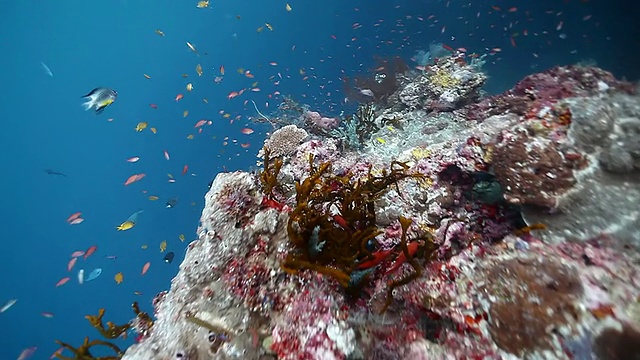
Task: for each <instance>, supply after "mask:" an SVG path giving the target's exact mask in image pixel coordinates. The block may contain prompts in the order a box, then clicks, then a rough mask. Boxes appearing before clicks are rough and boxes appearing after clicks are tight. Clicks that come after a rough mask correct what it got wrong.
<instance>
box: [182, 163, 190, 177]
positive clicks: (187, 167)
mask: <svg viewBox="0 0 640 360" xmlns="http://www.w3.org/2000/svg"><path fill="white" fill-rule="evenodd" d="M187 171H189V165H185V166H184V167H183V168H182V175H184V174H186V173H187Z"/></svg>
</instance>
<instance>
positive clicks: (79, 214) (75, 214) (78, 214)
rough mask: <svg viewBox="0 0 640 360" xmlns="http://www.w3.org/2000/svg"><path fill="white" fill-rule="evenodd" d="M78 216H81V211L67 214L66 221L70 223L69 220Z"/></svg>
mask: <svg viewBox="0 0 640 360" xmlns="http://www.w3.org/2000/svg"><path fill="white" fill-rule="evenodd" d="M80 216H82V213H81V212H76V213H73V214H71V215H69V217H68V218H67V222H68V223H70V222H72V221H73V220H75V219H77V218H79V217H80Z"/></svg>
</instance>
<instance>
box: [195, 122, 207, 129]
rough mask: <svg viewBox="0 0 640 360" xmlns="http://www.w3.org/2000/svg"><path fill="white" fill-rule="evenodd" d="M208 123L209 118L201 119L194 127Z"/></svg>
mask: <svg viewBox="0 0 640 360" xmlns="http://www.w3.org/2000/svg"><path fill="white" fill-rule="evenodd" d="M206 123H207V120H200V121H198V122H197V123H196V125H195V126H194V128H196V129H197V128H199V127H200V126H204V124H206Z"/></svg>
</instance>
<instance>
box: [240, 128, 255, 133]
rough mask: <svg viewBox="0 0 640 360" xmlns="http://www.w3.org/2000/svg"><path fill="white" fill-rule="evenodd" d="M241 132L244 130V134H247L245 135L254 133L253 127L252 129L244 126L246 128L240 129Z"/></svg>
mask: <svg viewBox="0 0 640 360" xmlns="http://www.w3.org/2000/svg"><path fill="white" fill-rule="evenodd" d="M240 132H242V133H243V134H245V135H251V134H253V129H251V128H244V129H242V130H240Z"/></svg>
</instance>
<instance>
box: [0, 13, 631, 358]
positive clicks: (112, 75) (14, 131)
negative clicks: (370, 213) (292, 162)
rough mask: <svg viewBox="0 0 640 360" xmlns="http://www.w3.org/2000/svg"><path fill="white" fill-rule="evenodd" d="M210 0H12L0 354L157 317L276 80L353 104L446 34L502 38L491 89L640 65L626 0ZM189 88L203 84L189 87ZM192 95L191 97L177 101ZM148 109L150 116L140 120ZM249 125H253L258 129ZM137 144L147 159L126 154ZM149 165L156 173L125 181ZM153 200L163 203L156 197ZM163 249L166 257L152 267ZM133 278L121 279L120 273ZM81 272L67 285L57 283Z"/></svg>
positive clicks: (41, 352) (627, 71) (322, 98)
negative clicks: (581, 65) (95, 321)
mask: <svg viewBox="0 0 640 360" xmlns="http://www.w3.org/2000/svg"><path fill="white" fill-rule="evenodd" d="M454 3H455V4H454ZM196 4H197V1H195V0H193V1H166V0H157V1H148V0H140V1H133V0H113V1H77V0H68V1H57V2H52V1H47V2H40V3H33V2H24V1H8V2H5V3H3V4H2V5H0V49H2V62H1V64H2V66H0V84H1V86H2V96H0V119H1V120H0V121H1V125H2V131H0V154H2V159H3V160H2V169H3V173H2V174H3V176H2V187H1V190H2V195H1V197H0V204H1V206H0V211H1V213H0V215H1V218H2V223H3V225H4V226H3V229H2V232H3V250H4V251H3V254H2V261H0V273H1V274H3V276H2V279H1V280H0V281H1V282H0V284H1V286H0V305H1V304H4V303H5V302H6V301H8V300H10V299H17V300H18V301H17V303H16V304H15V305H14V306H13V307H12V308H10V309H8V310H7V311H5V312H4V313H2V314H0V328H1V329H3V331H2V334H3V335H2V336H0V359H14V358H17V357H18V356H19V354H20V353H21V351H22V350H23V349H25V348H28V347H33V346H35V347H37V348H38V349H37V351H36V353H35V354H34V355H33V358H34V359H48V358H49V356H50V355H51V354H52V353H53V352H54V351H55V350H56V349H57V348H58V347H59V346H58V345H57V344H55V342H54V340H56V339H59V340H62V341H65V342H67V343H70V344H72V345H73V346H79V345H80V344H81V343H82V341H83V339H84V337H85V336H89V337H90V338H91V339H94V338H99V334H98V333H97V332H96V331H95V330H94V329H93V328H92V327H91V326H90V325H89V324H88V322H87V321H86V320H85V319H84V316H85V315H86V314H96V313H97V312H98V309H99V308H105V309H106V315H105V320H108V321H112V322H115V323H117V324H122V323H125V322H127V321H128V320H130V319H131V318H132V317H133V313H132V311H131V303H132V302H133V301H138V302H139V303H140V307H141V308H142V310H144V311H148V312H152V311H153V310H152V306H151V300H152V298H153V296H154V295H155V294H156V293H158V292H160V291H162V290H166V289H168V288H169V286H170V280H171V278H172V277H173V276H174V275H175V274H176V272H177V270H178V266H179V264H180V262H181V261H182V258H183V254H184V249H185V247H186V246H187V244H188V243H189V241H190V240H192V239H195V238H196V234H195V230H196V228H197V224H198V219H199V217H200V213H201V210H202V206H203V203H204V201H203V195H204V194H205V192H206V191H207V184H208V183H209V182H210V181H211V179H212V178H213V177H214V176H215V175H216V174H217V173H218V172H220V171H223V170H227V171H233V170H249V169H250V168H251V167H252V166H254V165H255V161H256V153H257V151H258V150H259V149H260V146H261V144H262V141H263V140H264V137H265V134H266V132H267V131H269V130H270V128H269V127H268V126H267V125H264V124H253V123H252V122H251V120H250V118H249V117H251V116H256V113H255V110H254V109H253V106H252V104H251V102H250V100H254V101H256V103H257V104H258V106H259V107H260V109H261V110H262V111H263V112H265V113H267V114H269V113H271V111H272V110H275V109H276V108H277V105H278V104H279V102H280V101H281V100H282V95H278V94H276V93H275V92H276V91H279V92H280V93H281V94H284V95H291V96H293V97H294V98H295V99H296V100H298V101H300V102H302V103H306V104H309V105H310V106H311V108H312V109H314V110H319V111H321V112H323V113H326V114H329V115H337V114H338V113H339V112H340V111H341V110H345V109H346V110H349V109H351V110H352V109H353V104H347V105H346V106H345V105H343V104H342V101H343V98H344V94H342V92H341V91H342V90H341V80H340V79H341V77H342V76H345V75H348V76H352V75H353V74H358V73H366V72H367V71H368V70H369V69H370V68H372V67H375V66H376V62H375V59H374V57H376V56H378V57H389V56H395V55H399V56H401V57H403V58H404V59H406V61H407V62H408V63H409V64H410V65H415V64H412V63H411V62H410V60H409V59H410V58H411V56H413V55H414V54H415V53H416V51H418V50H421V49H428V47H429V44H430V43H432V42H436V43H444V44H446V45H448V46H451V47H453V48H458V47H464V48H466V49H467V50H468V52H469V53H471V52H475V53H479V54H483V53H487V52H490V51H491V50H492V49H495V48H500V50H501V51H499V52H496V54H495V55H492V56H490V57H488V58H487V60H488V62H487V64H486V66H485V70H486V71H487V73H488V74H489V76H490V80H489V82H488V83H487V86H486V89H487V90H488V91H489V92H492V93H496V92H500V91H503V90H506V89H507V88H509V87H511V86H512V85H513V84H514V83H515V82H516V81H518V80H519V79H520V78H522V77H523V76H524V75H526V74H529V73H532V72H537V71H542V70H544V69H546V68H548V67H551V66H554V65H565V64H572V63H576V62H579V61H592V62H595V63H597V64H598V65H599V66H601V67H603V68H604V69H606V70H609V71H612V72H613V73H614V74H615V75H616V76H618V77H627V78H628V79H630V80H637V79H638V77H640V69H639V68H638V66H637V65H634V64H637V49H638V48H640V33H639V30H638V29H637V28H636V29H634V27H633V21H635V19H634V16H633V15H634V13H633V11H632V10H631V9H630V8H628V7H626V6H625V5H624V2H620V4H619V5H620V6H612V5H611V2H607V1H604V0H600V1H597V0H591V1H575V0H571V1H564V2H559V1H540V2H535V5H531V4H525V3H523V2H522V1H515V0H514V1H507V0H504V1H500V0H497V1H494V2H486V1H478V2H464V3H463V4H461V3H459V2H454V1H451V2H449V1H426V0H425V1H384V2H383V1H373V0H370V1H364V0H359V1H348V2H347V1H338V0H326V1H322V2H309V1H294V0H292V1H290V2H289V4H290V6H291V11H287V9H286V8H285V5H286V4H287V2H286V1H258V0H248V1H240V2H238V1H211V3H210V4H209V7H208V8H204V9H200V8H197V7H196ZM492 6H493V7H492ZM636 15H637V12H636ZM635 18H637V16H635ZM265 23H268V24H269V25H271V26H272V28H273V30H270V29H269V28H268V26H266V25H265ZM260 28H261V29H262V30H261V31H259V29H260ZM156 29H159V30H161V31H162V32H163V33H164V36H160V35H158V34H157V33H156V32H155V30H156ZM525 30H526V31H525ZM525 32H526V35H525ZM512 39H513V43H512V41H511V40H512ZM186 42H190V43H191V44H193V45H194V46H195V47H196V49H197V51H198V54H196V53H194V52H193V51H191V50H190V49H189V48H188V46H187V45H186ZM514 45H515V46H514ZM494 52H495V50H494ZM272 62H273V63H275V65H272V64H270V63H272ZM41 63H44V64H46V65H47V67H48V68H49V69H50V70H51V73H52V75H53V76H50V74H48V73H47V72H46V71H45V70H44V69H43V67H42V65H41ZM198 64H200V65H201V66H202V69H203V74H202V76H198V74H197V73H196V70H195V69H196V66H197V65H198ZM221 66H224V68H225V74H224V76H222V75H221V73H220V67H221ZM239 69H242V70H239ZM247 70H248V71H249V73H250V74H252V75H253V78H250V77H249V76H247V74H246V73H245V72H246V71H247ZM144 74H147V75H149V76H150V79H147V78H145V77H144ZM183 74H187V75H188V77H183ZM217 76H222V77H223V80H222V81H221V82H220V83H215V82H214V81H213V79H214V78H215V77H217ZM189 83H192V85H193V90H192V91H187V90H186V88H185V87H186V85H187V84H189ZM100 86H104V87H108V88H112V89H114V90H116V91H117V92H118V98H117V100H116V102H115V103H114V104H113V105H112V106H109V107H108V108H107V109H106V110H105V111H104V112H103V113H102V114H99V115H96V114H95V113H93V112H92V111H84V109H83V108H82V107H81V104H82V102H83V100H82V99H81V96H82V95H85V94H86V93H88V92H89V91H90V90H91V89H93V88H95V87H100ZM251 88H259V89H260V91H251V90H250V89H251ZM241 89H246V91H245V92H244V93H243V94H242V95H240V96H237V97H236V98H234V99H227V95H228V94H229V93H230V92H232V91H239V90H241ZM178 94H183V95H184V98H183V99H181V100H180V101H175V98H176V96H177V95H178ZM203 98H206V99H207V101H208V103H206V102H205V101H203ZM247 101H249V102H247ZM150 104H155V105H157V109H154V108H152V107H151V106H150ZM185 110H186V111H188V115H187V116H186V117H185V116H184V115H183V114H184V111H185ZM225 114H229V115H228V116H229V117H225ZM201 119H206V120H211V121H212V125H210V126H209V125H207V126H204V127H202V133H198V129H195V128H194V125H195V124H196V122H197V121H198V120H201ZM231 120H233V122H232V123H231ZM141 121H144V122H148V128H147V129H145V130H143V131H141V132H136V131H135V130H134V129H135V127H136V125H137V124H138V123H139V122H141ZM151 127H153V128H155V129H157V134H153V133H152V132H151ZM244 127H251V128H252V129H254V130H255V132H254V133H253V134H251V135H245V134H243V133H242V132H241V129H242V128H244ZM189 135H193V139H189V138H188V136H189ZM227 137H228V139H227ZM241 144H250V145H245V147H243V146H241ZM165 150H166V151H167V152H168V153H169V154H170V160H166V159H165V157H164V155H163V152H164V151H165ZM133 156H139V157H140V161H138V162H136V163H129V162H127V161H125V160H126V159H127V158H130V157H133ZM185 165H188V170H187V172H186V174H185V175H183V174H182V172H183V168H184V166H185ZM45 169H53V170H56V171H59V172H62V173H64V174H65V175H66V176H59V175H50V174H47V173H46V172H45ZM139 173H144V174H145V175H146V176H145V177H144V178H143V179H141V180H140V181H138V182H135V183H133V184H130V185H128V186H124V185H123V184H124V182H125V180H126V179H127V178H128V177H129V176H131V175H133V174H139ZM168 174H171V175H172V176H173V178H174V179H175V182H174V183H171V182H169V179H170V177H169V175H168ZM152 195H153V196H158V197H159V199H158V200H157V201H151V200H149V196H152ZM173 197H177V198H178V203H177V204H176V206H175V207H174V208H171V209H167V208H166V207H165V202H166V201H167V200H169V199H170V198H173ZM139 210H144V212H143V213H141V214H140V215H139V218H138V222H137V223H136V225H135V227H134V228H133V229H131V230H128V231H116V229H115V227H116V226H118V225H119V224H121V223H122V222H124V221H125V220H126V219H127V218H128V217H129V216H130V215H131V214H133V213H135V212H136V211H139ZM75 212H82V218H84V219H85V221H84V222H82V223H81V224H77V225H69V224H68V223H67V222H66V221H65V220H66V219H67V217H68V216H69V215H71V214H72V213H75ZM180 234H184V235H185V238H186V240H185V241H184V242H183V241H181V240H180V239H179V235H180ZM163 240H166V241H167V251H173V252H175V254H176V258H175V259H174V261H173V262H172V263H170V264H167V263H164V262H163V261H162V259H163V257H164V255H165V253H161V252H160V248H159V247H160V243H161V242H162V241H163ZM93 245H96V246H97V251H96V252H95V253H94V254H93V255H91V256H90V257H88V258H87V259H86V260H85V259H83V258H79V259H78V261H77V263H76V265H75V267H74V268H73V270H72V271H71V272H68V271H67V263H68V261H69V260H70V254H71V253H72V252H74V251H76V250H86V249H88V248H89V247H90V246H93ZM143 245H148V248H147V249H143V248H142V246H143ZM108 256H115V257H116V258H115V259H111V258H108ZM148 261H150V262H151V267H150V269H149V271H148V273H147V274H145V275H144V276H141V275H140V272H141V269H142V266H143V265H144V264H145V263H146V262H148ZM98 267H99V268H102V269H103V272H102V274H101V276H100V277H99V278H97V279H96V280H94V281H91V282H88V283H84V284H82V285H80V284H78V282H77V281H76V274H77V271H78V270H79V269H81V268H82V269H84V270H85V272H86V275H88V273H89V272H90V271H91V270H92V269H94V268H98ZM120 272H121V273H122V274H123V276H124V281H123V282H122V283H121V284H116V282H115V281H114V276H115V274H117V273H120ZM67 276H69V277H70V278H71V280H70V281H69V282H68V283H66V284H65V285H63V286H60V287H55V284H56V283H57V282H58V281H59V280H60V279H62V278H64V277H67ZM134 292H141V295H137V294H135V293H134ZM42 312H51V313H53V314H54V316H53V317H52V318H48V317H44V316H42V314H41V313H42ZM132 341H133V340H132V337H130V338H129V339H127V340H118V344H119V345H120V346H121V347H126V346H127V345H129V344H131V343H132ZM105 354H106V353H105ZM94 355H104V354H101V352H100V351H95V352H94Z"/></svg>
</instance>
